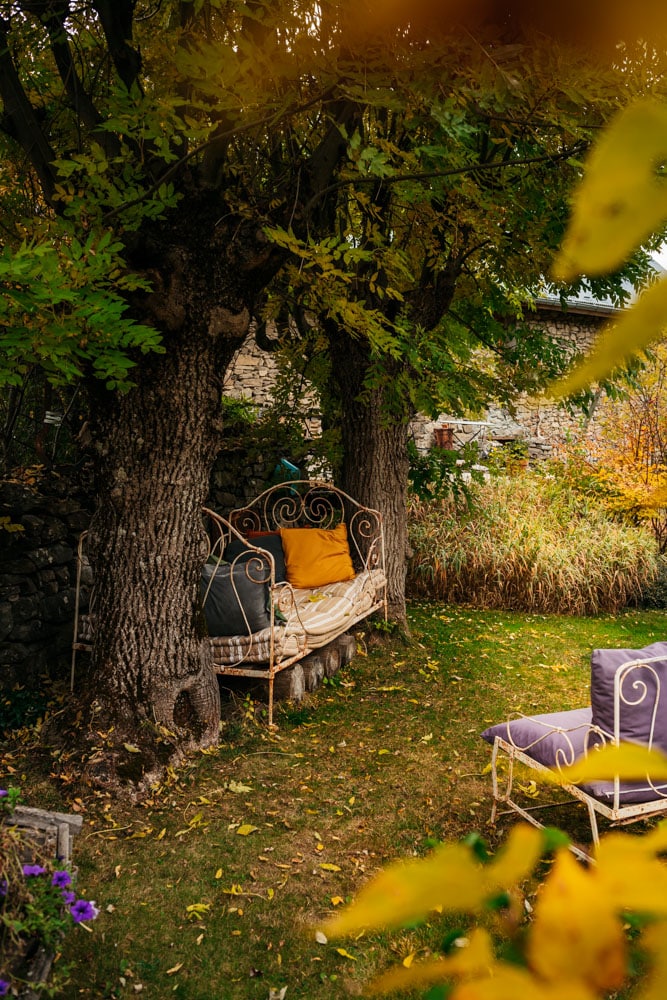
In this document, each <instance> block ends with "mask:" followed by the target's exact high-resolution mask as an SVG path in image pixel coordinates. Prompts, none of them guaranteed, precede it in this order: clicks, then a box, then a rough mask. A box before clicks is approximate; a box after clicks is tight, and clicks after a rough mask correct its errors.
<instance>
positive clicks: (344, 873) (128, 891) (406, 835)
mask: <svg viewBox="0 0 667 1000" xmlns="http://www.w3.org/2000/svg"><path fill="white" fill-rule="evenodd" d="M410 624H411V627H412V630H413V642H412V644H411V645H409V646H406V645H402V644H399V643H397V642H395V643H394V644H391V645H380V646H377V645H374V644H373V642H372V640H371V635H370V633H369V632H367V633H366V635H364V636H363V637H360V645H361V646H362V648H364V647H365V648H366V650H367V655H360V656H358V657H357V658H356V659H355V660H354V661H353V663H352V664H350V665H349V666H348V667H346V668H345V669H344V670H343V671H341V672H340V673H339V674H338V675H337V677H336V678H335V681H334V683H332V684H329V685H327V686H325V687H323V688H321V689H320V690H319V691H318V692H317V693H316V694H314V695H312V696H310V697H309V698H308V700H307V701H306V702H304V703H302V704H301V705H299V706H291V705H281V706H279V708H278V710H277V721H278V723H279V730H278V732H277V733H270V732H269V731H268V730H267V728H266V725H265V718H264V713H265V707H264V706H260V705H257V706H252V705H249V704H247V703H246V704H245V705H244V704H243V702H242V701H241V702H240V703H239V704H238V705H237V706H236V707H235V708H234V707H233V706H230V710H229V713H228V719H227V721H226V723H225V729H224V730H223V734H222V739H223V742H222V745H221V746H220V748H219V749H218V750H217V751H216V752H215V753H211V754H206V755H205V754H202V755H200V756H198V757H197V758H196V759H194V760H193V761H191V762H190V763H189V764H188V765H187V766H186V767H184V768H183V769H182V770H181V771H179V772H178V774H176V775H174V777H173V779H172V781H171V782H170V783H169V784H168V785H166V786H164V787H163V788H160V789H158V790H156V793H155V794H154V796H153V797H152V799H151V800H149V801H147V802H145V803H143V804H142V805H135V806H131V805H129V804H128V803H127V802H118V801H115V800H112V799H111V798H110V797H108V796H107V795H104V794H101V793H99V792H97V793H94V792H93V791H92V790H86V789H85V788H82V787H81V786H80V785H76V783H72V784H65V783H62V782H61V786H60V787H57V785H56V784H55V779H54V778H53V777H49V771H50V770H52V769H53V771H54V773H55V772H56V771H57V770H61V771H62V768H55V767H52V765H53V759H52V758H51V757H50V754H49V752H48V751H45V750H43V749H42V750H41V751H40V752H35V751H30V749H29V748H25V749H22V748H21V747H20V746H19V745H16V746H14V747H10V748H9V750H10V751H13V754H14V755H13V756H12V757H11V766H12V767H14V768H15V769H16V774H15V775H14V776H13V781H14V783H19V781H20V783H21V784H22V786H23V788H24V790H25V798H26V800H27V801H28V804H32V805H42V804H44V803H45V801H47V800H48V801H49V804H50V805H53V804H54V801H57V802H58V803H59V804H60V807H61V808H64V809H71V808H76V809H81V810H83V815H84V830H83V833H82V834H81V836H80V838H79V839H78V841H77V843H76V845H75V852H74V853H75V861H76V863H77V864H78V866H79V870H80V874H79V883H80V887H81V891H85V893H86V895H87V898H93V899H96V901H97V904H98V906H99V907H100V909H101V914H100V916H99V918H98V919H97V921H95V924H94V925H91V928H92V930H91V933H86V932H85V931H81V932H80V933H77V934H76V935H71V936H70V939H69V940H67V941H66V944H65V949H64V952H65V954H64V956H63V960H66V959H67V960H73V961H74V962H75V966H74V969H75V971H74V974H73V978H72V982H71V983H70V985H69V986H68V987H67V988H66V989H65V991H64V993H63V997H64V998H65V1000H74V998H75V997H82V998H86V997H87V998H91V1000H92V998H95V1000H98V998H112V997H114V998H121V997H122V998H129V997H135V996H141V997H150V998H159V1000H163V998H167V997H171V996H174V997H180V998H187V1000H255V998H257V1000H267V998H268V996H269V993H270V990H271V989H273V990H275V991H278V992H279V991H280V990H281V989H282V988H283V987H287V993H286V995H285V1000H325V998H326V1000H331V998H332V997H336V998H338V997H341V998H343V997H346V996H355V995H359V994H360V992H361V989H362V987H363V984H364V983H365V982H367V981H368V980H369V979H370V978H371V977H372V975H374V974H376V973H377V972H378V971H380V970H382V969H383V968H385V967H387V966H388V965H390V964H395V963H396V962H397V961H398V962H401V961H403V960H404V959H408V960H409V956H410V955H413V954H415V953H418V955H419V957H424V956H426V955H427V954H428V951H429V950H432V949H434V948H438V947H439V946H440V944H441V942H442V939H443V937H444V935H445V933H446V931H447V926H449V927H450V929H451V927H452V924H451V923H450V924H449V925H447V926H445V925H444V924H442V923H440V922H434V923H432V924H429V923H427V924H425V925H422V926H421V927H418V928H414V929H411V930H406V931H403V932H400V933H397V934H394V935H374V936H371V937H366V936H362V937H361V938H359V939H358V940H351V941H347V942H345V944H344V948H343V952H344V953H341V952H339V951H337V950H336V949H337V947H339V946H340V942H335V943H330V944H327V945H324V944H318V943H317V942H316V940H315V938H314V935H313V931H312V927H313V925H314V924H315V922H321V921H322V920H323V919H324V918H325V917H326V916H327V915H328V914H330V913H331V912H333V911H334V910H335V908H336V906H340V905H342V903H341V902H340V901H341V900H343V901H344V900H347V899H349V898H350V897H351V895H352V894H353V893H354V892H355V890H356V889H357V888H358V887H359V886H360V885H361V884H362V883H363V882H364V881H365V880H366V879H367V878H369V877H370V876H371V875H372V874H373V873H374V872H376V871H377V870H378V869H379V868H380V867H381V866H383V865H384V864H386V862H387V861H389V860H390V859H393V858H396V857H399V856H412V855H414V854H420V853H423V852H425V851H427V850H428V849H429V846H430V845H431V844H433V843H434V842H436V841H438V840H451V839H457V838H460V837H462V836H466V835H468V834H469V833H471V832H472V831H480V832H481V833H482V834H483V836H484V837H486V838H487V839H488V840H489V842H490V844H491V846H494V845H495V844H497V843H498V841H499V839H500V838H501V837H502V835H503V832H504V830H506V829H507V825H508V824H509V822H511V821H510V820H509V819H507V818H505V819H503V820H502V821H501V822H500V824H499V826H498V829H497V830H493V829H492V828H490V827H489V826H488V817H489V813H490V808H491V785H490V777H489V775H488V773H487V765H488V762H489V755H490V751H489V747H488V746H487V745H486V744H485V743H484V742H483V741H482V740H481V739H480V737H479V733H480V732H481V731H482V730H483V729H484V728H485V727H486V726H487V725H488V724H489V723H490V722H495V721H498V720H500V719H502V718H503V717H504V716H505V715H507V713H508V712H514V711H528V712H531V711H538V710H539V711H550V710H554V709H561V708H562V709H565V708H574V707H577V706H579V705H583V704H586V702H587V699H588V660H589V656H590V650H591V649H592V648H593V647H595V646H628V647H637V648H638V647H641V646H643V645H646V644H647V643H649V642H652V641H656V640H657V639H662V638H664V637H665V630H666V625H667V616H666V615H665V613H663V612H651V613H639V612H632V613H625V614H622V615H619V616H618V617H613V616H603V617H599V618H586V619H579V618H560V617H556V616H544V615H536V614H534V615H520V614H507V613H502V612H495V611H483V612H479V611H474V612H473V611H470V610H468V609H464V608H454V607H446V606H443V605H440V604H435V603H427V602H425V603H419V604H413V605H412V606H411V607H410ZM253 708H254V712H253ZM61 756H62V755H61ZM58 759H59V760H60V759H61V757H59V758H58ZM5 762H6V763H7V762H8V759H7V758H5ZM76 799H78V800H79V801H78V802H77V801H75V800H76ZM558 818H559V817H558V816H556V817H555V819H556V821H557V820H558ZM248 827H250V828H255V829H252V830H251V831H250V832H245V833H239V832H238V831H239V830H243V829H244V828H248ZM139 987H141V989H139Z"/></svg>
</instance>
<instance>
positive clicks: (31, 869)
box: [23, 865, 46, 878]
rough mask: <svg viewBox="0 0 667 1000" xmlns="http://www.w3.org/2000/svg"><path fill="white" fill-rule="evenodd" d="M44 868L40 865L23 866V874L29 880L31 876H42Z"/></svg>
mask: <svg viewBox="0 0 667 1000" xmlns="http://www.w3.org/2000/svg"><path fill="white" fill-rule="evenodd" d="M45 872H46V868H44V867H43V866H42V865H24V866H23V874H24V875H25V876H26V877H27V878H29V877H30V876H31V875H44V873H45Z"/></svg>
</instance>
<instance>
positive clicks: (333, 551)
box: [280, 524, 355, 588]
mask: <svg viewBox="0 0 667 1000" xmlns="http://www.w3.org/2000/svg"><path fill="white" fill-rule="evenodd" d="M280 537H281V539H282V543H283V552H284V553H285V567H286V570H287V580H288V582H289V583H291V584H292V586H293V587H299V588H302V587H326V585H327V584H328V583H338V581H339V580H352V579H353V577H354V576H355V572H354V566H353V565H352V558H351V556H350V547H349V545H348V544H347V528H346V527H345V525H344V524H339V525H337V526H336V527H335V528H332V529H331V530H327V529H325V528H281V529H280Z"/></svg>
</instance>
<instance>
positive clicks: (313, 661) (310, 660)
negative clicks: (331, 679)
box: [301, 652, 325, 691]
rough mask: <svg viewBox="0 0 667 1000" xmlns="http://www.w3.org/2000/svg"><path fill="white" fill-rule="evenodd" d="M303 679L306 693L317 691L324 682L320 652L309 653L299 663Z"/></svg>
mask: <svg viewBox="0 0 667 1000" xmlns="http://www.w3.org/2000/svg"><path fill="white" fill-rule="evenodd" d="M301 666H302V667H303V673H304V677H305V679H306V691H317V689H318V687H320V685H321V683H322V681H323V680H324V676H325V673H324V658H323V656H322V654H321V653H320V652H317V653H309V655H308V656H306V657H304V659H303V660H302V661H301Z"/></svg>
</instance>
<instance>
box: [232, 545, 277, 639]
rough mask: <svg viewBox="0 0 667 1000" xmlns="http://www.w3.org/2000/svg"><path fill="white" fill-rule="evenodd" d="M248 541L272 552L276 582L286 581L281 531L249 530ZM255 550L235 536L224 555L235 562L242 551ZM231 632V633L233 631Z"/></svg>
mask: <svg viewBox="0 0 667 1000" xmlns="http://www.w3.org/2000/svg"><path fill="white" fill-rule="evenodd" d="M248 541H249V542H250V544H251V545H255V546H257V548H258V549H265V550H266V551H267V552H270V553H271V555H272V556H273V563H274V566H275V571H276V583H284V582H285V580H286V579H287V574H286V572H285V555H284V553H283V543H282V540H281V538H280V533H279V532H277V531H262V532H259V531H258V532H250V531H249V532H248ZM253 551H254V550H253V549H249V548H248V546H247V545H246V544H245V542H243V541H241V539H240V538H233V539H232V540H231V542H228V543H227V546H226V548H225V551H224V552H223V554H222V555H223V559H224V560H225V561H226V562H233V561H234V559H236V557H237V556H239V555H241V554H242V553H244V552H249V553H252V552H253ZM229 634H230V635H231V634H233V633H229Z"/></svg>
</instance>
